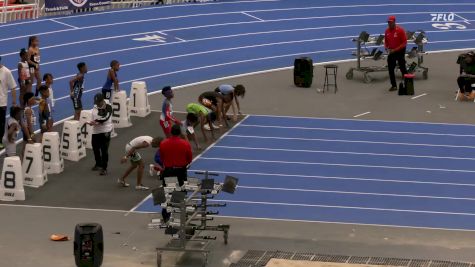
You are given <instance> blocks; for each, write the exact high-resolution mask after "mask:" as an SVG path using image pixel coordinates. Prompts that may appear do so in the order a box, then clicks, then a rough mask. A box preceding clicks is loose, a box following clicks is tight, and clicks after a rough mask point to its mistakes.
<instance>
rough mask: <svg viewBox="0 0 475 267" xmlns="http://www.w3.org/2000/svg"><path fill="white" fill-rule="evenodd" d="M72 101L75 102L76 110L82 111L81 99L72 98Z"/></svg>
mask: <svg viewBox="0 0 475 267" xmlns="http://www.w3.org/2000/svg"><path fill="white" fill-rule="evenodd" d="M71 100H72V101H73V108H74V110H81V109H82V101H81V97H71Z"/></svg>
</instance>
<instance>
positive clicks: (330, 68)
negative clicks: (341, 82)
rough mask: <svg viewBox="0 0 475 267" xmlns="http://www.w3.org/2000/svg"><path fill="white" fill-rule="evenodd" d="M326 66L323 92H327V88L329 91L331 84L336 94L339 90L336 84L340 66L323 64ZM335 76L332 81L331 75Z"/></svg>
mask: <svg viewBox="0 0 475 267" xmlns="http://www.w3.org/2000/svg"><path fill="white" fill-rule="evenodd" d="M323 67H324V68H325V82H324V83H323V92H325V89H326V90H327V91H329V90H330V86H333V88H334V89H335V94H336V91H338V86H337V84H336V75H337V74H338V66H337V65H333V64H328V65H324V66H323ZM329 76H333V83H331V82H330V77H329Z"/></svg>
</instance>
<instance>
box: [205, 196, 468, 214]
mask: <svg viewBox="0 0 475 267" xmlns="http://www.w3.org/2000/svg"><path fill="white" fill-rule="evenodd" d="M210 201H211V202H221V203H222V202H228V203H242V204H258V205H272V206H297V207H311V208H329V209H354V210H372V211H390V212H407V213H424V214H440V215H460V216H475V213H470V212H448V211H430V210H409V209H385V208H370V207H359V206H337V205H320V204H304V203H283V202H265V201H246V200H228V199H220V200H210Z"/></svg>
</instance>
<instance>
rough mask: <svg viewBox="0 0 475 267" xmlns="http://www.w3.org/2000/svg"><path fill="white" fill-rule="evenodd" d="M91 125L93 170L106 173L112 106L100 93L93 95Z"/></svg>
mask: <svg viewBox="0 0 475 267" xmlns="http://www.w3.org/2000/svg"><path fill="white" fill-rule="evenodd" d="M88 124H89V125H91V126H92V140H91V142H92V150H93V151H94V158H95V160H96V164H95V165H94V167H92V170H93V171H98V170H100V175H107V164H108V162H109V144H110V140H111V132H112V128H113V125H112V106H111V105H109V104H108V103H107V102H106V101H105V100H104V96H103V95H102V93H97V94H96V95H95V96H94V108H93V109H92V121H90V122H88Z"/></svg>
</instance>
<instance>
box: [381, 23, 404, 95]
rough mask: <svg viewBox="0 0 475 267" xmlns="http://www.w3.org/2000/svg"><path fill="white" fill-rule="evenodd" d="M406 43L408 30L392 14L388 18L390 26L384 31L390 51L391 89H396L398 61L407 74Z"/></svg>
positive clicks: (400, 68) (385, 43)
mask: <svg viewBox="0 0 475 267" xmlns="http://www.w3.org/2000/svg"><path fill="white" fill-rule="evenodd" d="M406 45H407V36H406V31H405V30H404V29H403V28H402V27H400V26H397V25H396V17H395V16H390V17H389V18H388V28H387V29H386V31H385V33H384V47H385V48H386V50H387V51H388V71H389V79H390V80H391V88H389V91H396V90H397V84H396V75H395V74H394V69H395V68H396V63H397V64H398V65H399V70H401V73H402V75H404V74H407V69H406V59H405V56H406Z"/></svg>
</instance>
